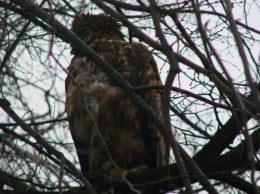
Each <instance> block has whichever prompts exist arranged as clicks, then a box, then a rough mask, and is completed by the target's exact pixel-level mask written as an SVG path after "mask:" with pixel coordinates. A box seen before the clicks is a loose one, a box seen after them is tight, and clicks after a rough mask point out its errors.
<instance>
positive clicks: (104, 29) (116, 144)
mask: <svg viewBox="0 0 260 194" xmlns="http://www.w3.org/2000/svg"><path fill="white" fill-rule="evenodd" d="M71 30H72V31H73V32H74V33H75V34H76V35H77V36H78V37H79V38H81V39H82V41H84V42H85V43H86V44H87V45H88V46H89V47H90V48H91V49H93V50H94V51H95V52H96V53H97V54H98V55H99V56H100V57H102V58H103V59H104V60H105V61H107V62H108V63H109V65H111V67H112V68H114V69H115V70H116V71H117V72H118V73H119V74H121V76H122V77H123V78H124V79H125V80H126V81H127V82H128V83H129V84H130V85H131V86H132V87H138V86H158V85H161V81H160V77H159V72H158V69H157V65H156V62H155V60H154V58H153V56H152V54H151V52H150V51H149V50H148V49H147V48H146V47H145V46H144V45H142V44H140V43H129V42H127V41H125V40H124V35H123V34H122V32H121V25H120V24H119V23H118V22H117V21H116V20H115V19H113V18H112V17H110V16H109V15H106V14H99V15H92V14H83V13H80V14H77V15H76V16H75V17H74V19H73V22H72V28H71ZM71 47H72V49H71V54H72V55H74V57H73V58H72V60H71V64H70V65H69V67H68V76H67V78H66V81H65V90H66V111H67V115H68V122H69V129H70V132H71V135H72V138H73V140H74V144H75V147H76V151H77V155H78V159H79V162H80V166H81V171H82V173H83V174H84V175H85V176H86V177H88V174H89V173H91V172H96V171H99V170H102V169H103V168H104V164H105V163H106V162H109V161H110V158H109V157H108V153H107V152H109V154H110V156H111V157H112V158H113V160H114V162H115V163H116V164H117V166H118V167H119V169H120V170H121V171H122V172H123V171H124V172H126V171H127V172H131V170H133V169H138V168H139V167H144V168H155V167H157V166H161V165H164V164H166V163H167V161H168V158H167V156H166V155H167V154H166V153H167V148H166V144H165V139H164V138H163V137H162V136H161V134H160V133H159V132H158V130H157V128H156V127H155V125H154V124H153V121H152V120H150V119H149V118H147V117H146V115H145V114H144V113H143V111H142V110H141V109H140V108H139V107H138V105H136V104H135V102H134V101H133V100H132V99H131V98H129V97H128V96H127V94H126V93H125V92H124V91H123V90H122V89H121V88H120V87H119V86H117V84H116V83H115V82H113V79H111V78H110V77H109V76H108V75H107V74H106V73H105V72H103V71H102V70H101V69H100V68H99V66H98V65H97V64H95V63H94V62H93V61H91V59H89V58H88V56H87V55H85V53H83V52H81V50H79V49H78V48H76V47H75V45H71ZM138 95H139V96H140V97H141V98H142V99H143V100H144V102H145V103H147V104H148V105H149V106H150V107H152V109H153V110H154V111H155V112H156V113H157V115H158V117H161V115H162V96H161V91H160V90H156V89H153V90H143V91H140V92H138ZM104 143H105V144H104ZM112 168H113V167H112Z"/></svg>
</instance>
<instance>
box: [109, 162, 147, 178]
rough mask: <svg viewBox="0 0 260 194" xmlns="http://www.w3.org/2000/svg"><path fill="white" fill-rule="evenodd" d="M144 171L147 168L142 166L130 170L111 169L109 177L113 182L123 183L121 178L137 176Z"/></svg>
mask: <svg viewBox="0 0 260 194" xmlns="http://www.w3.org/2000/svg"><path fill="white" fill-rule="evenodd" d="M146 169H148V167H147V166H144V165H140V166H136V167H133V168H130V169H125V168H119V169H112V171H111V176H112V179H113V180H115V181H123V178H124V177H127V175H128V174H139V173H141V172H143V171H144V170H146Z"/></svg>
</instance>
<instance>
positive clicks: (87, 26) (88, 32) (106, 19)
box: [71, 13, 124, 54]
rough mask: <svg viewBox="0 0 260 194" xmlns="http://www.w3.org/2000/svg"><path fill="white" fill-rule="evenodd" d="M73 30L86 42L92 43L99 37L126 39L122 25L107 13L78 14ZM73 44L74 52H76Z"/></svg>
mask: <svg viewBox="0 0 260 194" xmlns="http://www.w3.org/2000/svg"><path fill="white" fill-rule="evenodd" d="M71 30H72V31H73V32H74V33H75V34H76V35H77V36H78V37H80V38H81V39H82V40H83V41H84V42H85V43H86V44H91V43H92V42H93V41H95V40H98V39H102V38H105V39H118V40H124V35H123V34H122V32H121V31H120V30H121V25H120V24H119V23H118V22H117V21H116V20H115V19H114V18H112V17H111V16H109V15H107V14H99V15H92V14H89V13H87V14H83V13H80V14H77V15H75V16H74V19H73V22H72V27H71ZM75 51H76V50H75V49H74V48H73V46H72V51H71V53H72V54H75Z"/></svg>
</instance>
